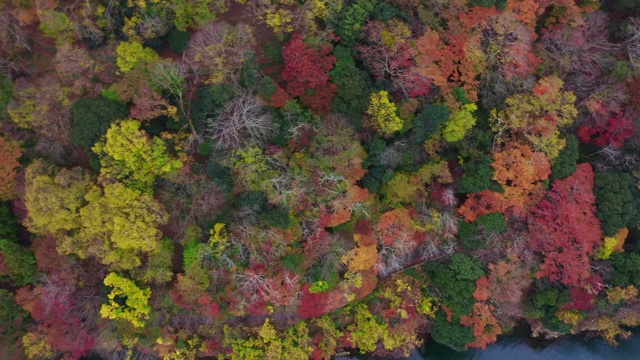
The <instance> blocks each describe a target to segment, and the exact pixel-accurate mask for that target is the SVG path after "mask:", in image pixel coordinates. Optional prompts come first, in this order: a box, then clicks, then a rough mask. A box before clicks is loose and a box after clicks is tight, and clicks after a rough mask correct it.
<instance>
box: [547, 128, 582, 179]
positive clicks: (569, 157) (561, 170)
mask: <svg viewBox="0 0 640 360" xmlns="http://www.w3.org/2000/svg"><path fill="white" fill-rule="evenodd" d="M566 141H567V145H566V146H565V147H564V149H562V150H561V151H560V154H559V155H558V157H557V158H556V160H555V161H554V162H553V165H551V177H550V179H551V180H552V181H553V180H555V179H566V178H567V177H569V176H570V175H572V174H573V173H574V172H575V171H576V167H577V165H576V162H577V161H578V156H579V152H578V140H577V139H576V137H575V136H573V135H567V138H566Z"/></svg>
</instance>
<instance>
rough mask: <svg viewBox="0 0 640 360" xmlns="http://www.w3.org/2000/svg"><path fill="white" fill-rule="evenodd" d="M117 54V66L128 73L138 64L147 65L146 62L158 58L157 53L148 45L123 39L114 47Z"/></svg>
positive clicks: (148, 62)
mask: <svg viewBox="0 0 640 360" xmlns="http://www.w3.org/2000/svg"><path fill="white" fill-rule="evenodd" d="M116 53H117V54H118V58H117V64H118V68H119V69H120V71H121V72H123V73H128V72H129V71H131V70H132V69H134V68H135V67H137V66H138V65H140V66H145V67H146V66H148V64H150V63H152V62H154V61H157V60H159V59H160V57H159V56H158V54H157V53H156V52H155V51H153V49H150V48H148V47H144V46H142V44H140V43H139V42H137V41H123V42H121V43H120V44H119V45H118V48H117V49H116Z"/></svg>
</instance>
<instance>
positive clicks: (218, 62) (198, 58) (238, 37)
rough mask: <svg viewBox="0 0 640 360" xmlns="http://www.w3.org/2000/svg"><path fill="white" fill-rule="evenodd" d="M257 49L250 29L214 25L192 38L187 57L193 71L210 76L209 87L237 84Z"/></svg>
mask: <svg viewBox="0 0 640 360" xmlns="http://www.w3.org/2000/svg"><path fill="white" fill-rule="evenodd" d="M254 45H255V38H254V37H253V34H252V33H251V28H250V27H249V26H248V25H246V24H238V25H237V26H231V25H229V24H228V23H226V22H222V21H219V22H212V23H209V24H207V25H206V26H203V27H202V29H201V30H200V31H198V32H196V33H195V34H194V35H193V36H191V39H190V40H189V46H188V48H187V51H186V52H185V56H186V59H187V61H188V63H189V65H190V66H191V67H192V68H194V69H196V70H200V71H204V72H205V73H206V74H207V75H208V78H207V80H206V82H207V83H208V84H212V85H216V84H221V83H223V82H225V81H231V82H232V83H235V82H236V80H237V75H238V74H239V71H240V68H241V67H242V65H243V64H244V63H245V61H246V60H247V58H248V57H249V55H250V54H251V52H252V48H253V46H254Z"/></svg>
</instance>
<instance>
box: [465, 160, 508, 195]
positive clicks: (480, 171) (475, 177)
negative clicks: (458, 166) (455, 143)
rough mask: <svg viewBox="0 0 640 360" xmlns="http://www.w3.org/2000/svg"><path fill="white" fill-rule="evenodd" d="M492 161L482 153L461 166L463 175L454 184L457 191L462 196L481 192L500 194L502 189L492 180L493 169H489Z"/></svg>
mask: <svg viewBox="0 0 640 360" xmlns="http://www.w3.org/2000/svg"><path fill="white" fill-rule="evenodd" d="M492 163H493V159H492V158H491V156H489V155H487V154H485V153H482V154H480V155H479V156H477V157H475V158H473V159H471V161H468V162H465V163H464V164H462V170H463V171H464V173H463V174H462V176H461V177H459V178H458V181H457V183H456V185H457V187H458V191H459V192H461V193H463V194H469V193H476V192H480V191H483V190H491V191H494V192H501V191H502V187H501V186H500V185H499V184H498V183H497V182H496V181H495V180H493V174H494V171H495V170H494V169H493V168H492V167H491V164H492Z"/></svg>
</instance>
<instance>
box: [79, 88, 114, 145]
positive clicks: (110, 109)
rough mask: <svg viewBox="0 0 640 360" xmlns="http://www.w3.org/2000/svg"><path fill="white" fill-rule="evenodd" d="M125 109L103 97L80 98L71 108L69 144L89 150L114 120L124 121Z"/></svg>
mask: <svg viewBox="0 0 640 360" xmlns="http://www.w3.org/2000/svg"><path fill="white" fill-rule="evenodd" d="M126 117H127V108H126V107H125V106H124V105H122V104H121V103H119V102H117V101H113V100H109V99H107V98H105V97H104V96H95V97H91V98H81V99H78V101H76V102H75V103H74V104H73V106H72V107H71V113H70V119H71V142H73V143H74V144H75V145H76V146H80V147H82V148H85V149H90V148H91V147H92V146H93V145H95V143H96V142H97V141H98V140H100V137H101V136H102V135H104V134H105V133H106V132H107V129H109V126H111V124H112V123H113V122H114V121H115V120H124V119H126Z"/></svg>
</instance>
